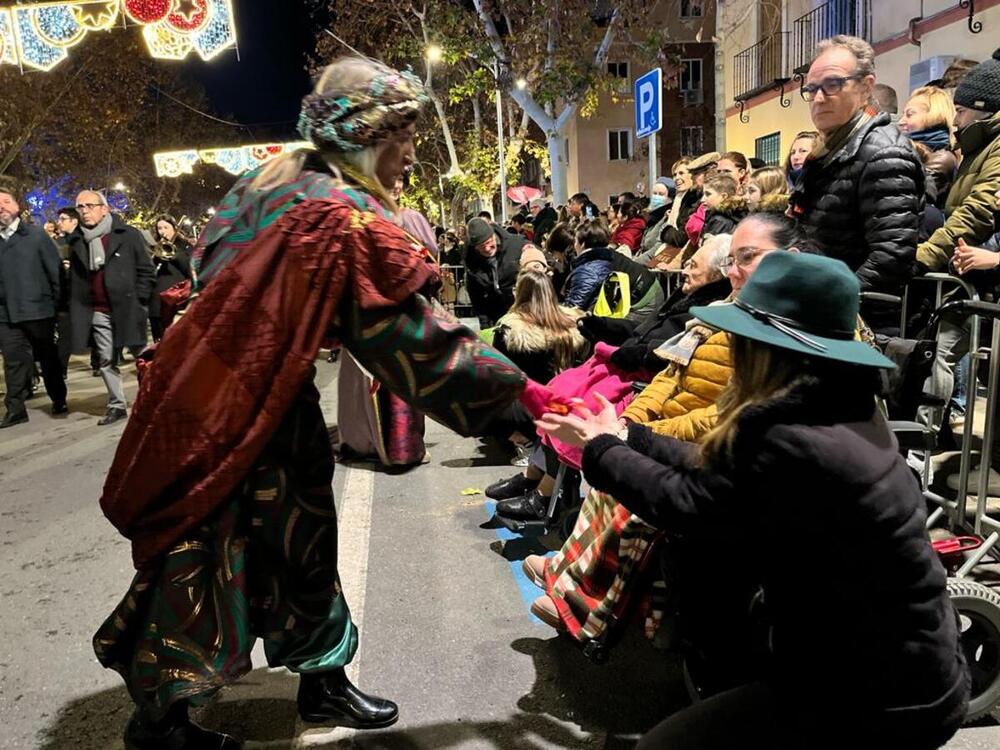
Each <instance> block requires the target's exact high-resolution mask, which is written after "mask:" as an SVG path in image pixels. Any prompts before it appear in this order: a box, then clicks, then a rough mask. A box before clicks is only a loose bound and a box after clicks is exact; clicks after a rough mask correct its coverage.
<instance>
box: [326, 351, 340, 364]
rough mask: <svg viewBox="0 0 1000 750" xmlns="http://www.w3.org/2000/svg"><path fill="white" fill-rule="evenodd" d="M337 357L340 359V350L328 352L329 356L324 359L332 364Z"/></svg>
mask: <svg viewBox="0 0 1000 750" xmlns="http://www.w3.org/2000/svg"><path fill="white" fill-rule="evenodd" d="M338 359H340V352H330V356H329V357H327V358H326V361H327V362H329V363H330V364H333V363H334V362H336V361H337V360H338Z"/></svg>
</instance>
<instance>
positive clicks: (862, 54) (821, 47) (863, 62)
mask: <svg viewBox="0 0 1000 750" xmlns="http://www.w3.org/2000/svg"><path fill="white" fill-rule="evenodd" d="M838 47H840V48H842V49H846V50H847V51H848V52H850V53H851V54H852V55H854V59H855V60H857V61H858V75H859V76H873V75H875V50H874V49H872V46H871V45H870V44H869V43H868V42H866V41H865V40H864V39H861V38H859V37H856V36H847V35H846V34H838V35H837V36H833V37H830V38H829V39H824V40H823V41H821V42H820V43H819V44H818V45H816V57H819V56H820V55H822V54H823V53H824V52H828V51H829V50H831V49H836V48H838ZM813 59H814V60H815V59H816V58H813Z"/></svg>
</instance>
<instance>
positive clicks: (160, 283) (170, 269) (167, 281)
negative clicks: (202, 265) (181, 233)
mask: <svg viewBox="0 0 1000 750" xmlns="http://www.w3.org/2000/svg"><path fill="white" fill-rule="evenodd" d="M175 246H176V247H177V254H176V255H175V256H174V257H173V259H172V260H160V259H159V258H156V257H154V258H153V270H154V272H155V273H156V283H155V285H154V287H153V296H152V298H151V299H150V300H149V317H151V318H158V317H160V294H161V293H163V292H165V291H167V290H168V289H169V288H170V287H172V286H174V285H175V284H179V283H180V282H182V281H184V280H185V279H190V278H191V245H189V244H188V243H187V242H185V241H184V240H179V241H177V242H176V243H175Z"/></svg>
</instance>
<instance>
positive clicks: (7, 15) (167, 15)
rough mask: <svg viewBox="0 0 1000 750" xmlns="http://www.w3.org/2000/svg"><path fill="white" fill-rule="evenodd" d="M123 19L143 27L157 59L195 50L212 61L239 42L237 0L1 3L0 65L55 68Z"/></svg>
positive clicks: (169, 58)
mask: <svg viewBox="0 0 1000 750" xmlns="http://www.w3.org/2000/svg"><path fill="white" fill-rule="evenodd" d="M0 1H2V0H0ZM8 1H9V0H8ZM120 18H121V20H122V23H123V24H124V23H125V22H131V23H133V24H138V25H140V26H142V27H143V30H142V31H143V37H144V39H145V40H146V47H147V49H148V50H149V53H150V55H152V56H153V57H156V58H161V59H166V60H183V59H184V58H186V57H187V56H188V55H189V54H190V53H191V51H192V50H193V51H195V52H197V53H198V55H199V56H200V57H201V58H202V59H203V60H205V61H208V60H211V59H212V58H214V57H215V56H216V55H218V54H219V53H220V52H222V51H223V50H226V49H229V48H231V47H235V46H236V27H235V22H234V18H233V0H59V1H57V2H41V3H31V4H20V5H15V6H13V7H9V8H0V64H9V65H23V66H26V67H29V68H34V69H35V70H42V71H48V70H52V68H54V67H55V66H56V65H58V64H59V63H61V62H62V61H63V60H65V59H66V58H67V57H68V56H69V54H68V50H69V49H70V48H72V47H75V46H76V45H77V44H79V43H80V42H81V41H83V39H84V38H85V37H86V35H87V34H88V33H89V32H91V31H105V30H109V29H111V28H113V27H114V26H115V24H116V22H118V21H119V19H120Z"/></svg>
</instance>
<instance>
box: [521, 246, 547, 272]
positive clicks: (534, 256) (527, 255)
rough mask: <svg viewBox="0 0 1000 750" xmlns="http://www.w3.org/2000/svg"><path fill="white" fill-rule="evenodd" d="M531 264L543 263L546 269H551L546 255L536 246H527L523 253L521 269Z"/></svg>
mask: <svg viewBox="0 0 1000 750" xmlns="http://www.w3.org/2000/svg"><path fill="white" fill-rule="evenodd" d="M529 263H541V264H542V265H543V266H545V267H546V268H548V267H549V262H548V260H546V259H545V253H543V252H542V251H541V250H539V249H538V248H537V247H536V246H535V245H525V246H524V250H523V251H522V252H521V268H524V267H525V266H526V265H528V264H529Z"/></svg>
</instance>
